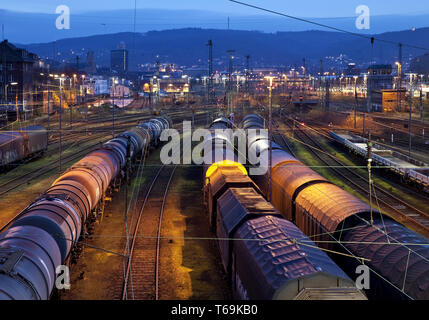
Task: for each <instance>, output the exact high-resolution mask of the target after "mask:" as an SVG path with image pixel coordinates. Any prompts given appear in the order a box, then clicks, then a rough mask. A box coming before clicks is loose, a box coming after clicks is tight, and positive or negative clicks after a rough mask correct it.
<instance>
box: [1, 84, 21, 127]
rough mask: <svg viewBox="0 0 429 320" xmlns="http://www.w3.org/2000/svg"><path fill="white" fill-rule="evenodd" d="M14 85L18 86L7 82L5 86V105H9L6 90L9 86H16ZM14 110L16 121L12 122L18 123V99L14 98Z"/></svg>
mask: <svg viewBox="0 0 429 320" xmlns="http://www.w3.org/2000/svg"><path fill="white" fill-rule="evenodd" d="M16 85H18V82H9V83H8V84H6V85H5V95H4V97H5V102H6V104H7V105H9V101H8V98H7V92H8V88H9V86H16ZM15 110H16V120H15V121H14V122H16V121H19V112H18V98H16V101H15ZM6 121H7V109H6ZM12 130H13V122H12Z"/></svg>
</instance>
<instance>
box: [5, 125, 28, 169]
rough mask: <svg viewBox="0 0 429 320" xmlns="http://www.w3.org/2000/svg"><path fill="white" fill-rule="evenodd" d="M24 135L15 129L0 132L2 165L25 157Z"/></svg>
mask: <svg viewBox="0 0 429 320" xmlns="http://www.w3.org/2000/svg"><path fill="white" fill-rule="evenodd" d="M24 156H25V145H24V136H23V135H22V134H21V133H19V132H15V131H9V132H2V133H0V165H1V167H2V168H3V167H4V166H7V165H10V164H12V163H14V162H17V161H20V160H22V159H24Z"/></svg>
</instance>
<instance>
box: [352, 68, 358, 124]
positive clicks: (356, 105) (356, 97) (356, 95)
mask: <svg viewBox="0 0 429 320" xmlns="http://www.w3.org/2000/svg"><path fill="white" fill-rule="evenodd" d="M353 78H354V79H355V129H356V112H357V107H358V92H357V79H358V76H354V77H353Z"/></svg>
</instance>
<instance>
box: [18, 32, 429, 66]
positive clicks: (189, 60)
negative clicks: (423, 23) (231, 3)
mask: <svg viewBox="0 0 429 320" xmlns="http://www.w3.org/2000/svg"><path fill="white" fill-rule="evenodd" d="M375 37H376V38H377V39H383V40H386V41H394V42H395V43H399V42H401V43H404V44H409V45H413V46H418V47H423V48H429V28H422V29H417V30H415V31H410V30H406V31H399V32H388V33H382V34H378V35H375ZM209 39H211V40H212V41H213V44H214V47H213V54H214V58H215V59H216V65H215V67H218V68H224V67H225V64H226V63H227V59H228V54H227V52H226V51H227V50H229V49H234V50H235V56H236V61H235V64H244V56H245V55H247V54H250V55H251V59H252V60H251V61H252V65H253V66H264V65H266V66H268V65H294V64H301V63H302V59H303V58H305V59H306V61H307V63H308V66H309V67H310V68H311V66H313V67H314V68H318V66H319V61H320V59H322V58H323V59H325V60H326V63H327V64H329V62H330V61H331V62H333V61H334V60H335V59H336V58H338V57H340V59H341V55H342V57H343V59H344V62H345V63H347V61H353V62H356V63H358V64H365V63H368V62H369V61H370V60H371V52H372V54H373V59H374V61H375V62H377V63H393V62H394V61H396V60H397V57H398V52H399V50H398V46H397V45H394V44H390V43H384V42H380V41H376V42H375V44H374V49H373V50H371V45H370V40H369V39H364V38H360V37H355V36H353V35H350V34H345V33H338V32H326V31H317V30H313V31H300V32H276V33H263V32H260V31H241V30H217V29H200V28H184V29H173V30H163V31H149V32H146V33H136V34H134V33H132V32H123V33H116V34H108V35H95V36H88V37H79V38H71V39H62V40H58V41H56V43H55V44H54V42H48V43H36V44H29V45H19V46H21V47H24V48H26V49H27V50H29V51H30V52H34V53H36V54H38V55H39V56H41V57H42V58H51V59H52V57H53V53H54V48H55V49H56V51H57V53H58V56H57V58H58V60H64V61H69V62H73V61H75V59H76V56H80V58H81V59H80V61H82V62H83V61H86V54H87V52H88V51H94V52H95V56H96V61H97V65H100V66H108V65H109V63H110V50H112V49H116V48H118V46H125V47H126V48H127V49H128V50H129V51H130V66H131V68H133V67H132V66H136V65H137V64H144V63H148V62H154V61H155V60H156V59H159V60H160V61H161V62H171V63H177V64H181V65H187V66H191V65H205V64H206V61H207V55H208V53H207V52H208V51H207V46H206V43H207V41H208V40H209ZM10 41H11V42H13V39H10ZM427 52H429V50H427V51H425V50H420V49H416V48H408V47H404V48H403V57H404V63H408V62H410V61H411V60H412V59H413V58H415V57H417V56H421V55H424V54H425V53H427Z"/></svg>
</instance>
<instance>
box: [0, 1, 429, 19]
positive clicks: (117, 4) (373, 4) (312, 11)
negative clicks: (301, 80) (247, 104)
mask: <svg viewBox="0 0 429 320" xmlns="http://www.w3.org/2000/svg"><path fill="white" fill-rule="evenodd" d="M243 1H244V2H248V3H250V4H254V5H258V6H263V7H266V8H269V9H273V10H280V11H282V12H285V13H288V14H292V15H298V16H303V17H350V16H354V15H355V10H356V7H357V6H359V5H367V6H368V7H369V8H370V9H371V14H372V15H385V14H419V13H422V14H423V13H429V5H428V3H427V0H408V1H406V2H404V1H403V0H324V1H323V0H243ZM62 4H65V5H68V6H69V7H70V9H71V11H72V13H73V12H75V13H81V12H87V11H101V10H118V9H131V8H134V0H38V1H35V0H19V1H11V0H0V9H7V10H14V11H25V12H43V13H55V8H56V7H57V6H59V5H62ZM137 7H138V8H140V9H142V8H159V9H197V10H210V11H219V12H223V13H225V12H228V13H230V14H246V15H248V14H255V13H256V14H257V13H258V12H257V11H255V10H254V9H250V8H245V7H243V6H240V5H238V4H235V3H231V2H230V1H228V0H157V1H147V0H137Z"/></svg>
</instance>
